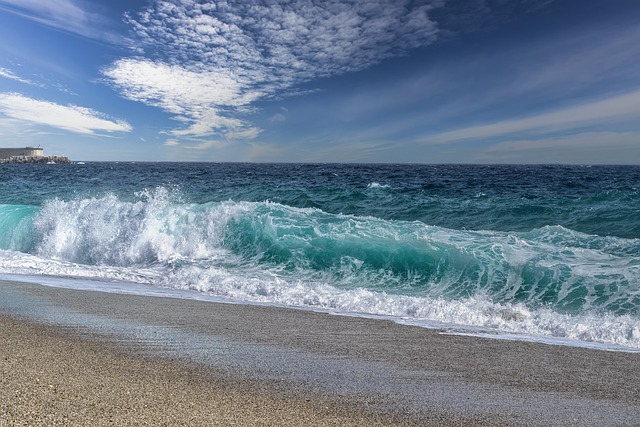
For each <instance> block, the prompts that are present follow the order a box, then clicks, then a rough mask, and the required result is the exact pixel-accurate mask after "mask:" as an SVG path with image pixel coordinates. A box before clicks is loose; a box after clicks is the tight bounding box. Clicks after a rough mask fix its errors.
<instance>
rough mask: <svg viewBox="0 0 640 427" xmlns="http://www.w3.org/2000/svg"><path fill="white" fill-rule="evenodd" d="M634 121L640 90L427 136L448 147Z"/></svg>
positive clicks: (638, 112)
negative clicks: (500, 138) (462, 143)
mask: <svg viewBox="0 0 640 427" xmlns="http://www.w3.org/2000/svg"><path fill="white" fill-rule="evenodd" d="M628 120H632V121H634V122H635V123H640V90H637V91H635V92H631V93H628V94H625V95H619V96H614V97H610V98H606V99H603V100H598V101H592V102H587V103H583V104H580V105H575V106H572V107H567V108H564V109H561V110H556V111H552V112H547V113H543V114H537V115H532V116H529V117H524V118H520V119H507V120H503V121H499V122H496V123H491V124H487V125H480V126H471V127H465V128H461V129H456V130H452V131H449V132H442V133H439V134H435V135H430V136H426V137H424V138H423V140H422V142H424V143H427V144H447V143H454V142H459V141H464V140H471V139H487V138H499V137H505V136H513V135H517V134H522V133H527V134H552V133H554V132H558V131H566V130H576V129H580V128H585V127H592V126H598V125H607V124H609V123H611V122H614V123H619V122H620V121H628Z"/></svg>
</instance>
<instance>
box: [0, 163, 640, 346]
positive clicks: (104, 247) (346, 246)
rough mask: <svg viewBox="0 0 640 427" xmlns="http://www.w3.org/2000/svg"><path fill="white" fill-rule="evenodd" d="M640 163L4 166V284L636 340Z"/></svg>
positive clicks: (0, 209) (0, 264)
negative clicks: (44, 279)
mask: <svg viewBox="0 0 640 427" xmlns="http://www.w3.org/2000/svg"><path fill="white" fill-rule="evenodd" d="M639 212H640V167H604V166H603V167H595V166H594V167H579V166H417V165H416V166H413V165H412V166H408V165H391V166H389V165H280V164H276V165H262V164H172V163H87V164H85V165H68V166H67V165H28V166H25V165H0V274H2V273H4V274H23V275H30V276H45V275H46V276H58V277H81V278H87V279H92V280H105V281H111V280H118V281H121V282H124V283H132V284H134V283H144V284H148V285H152V286H157V287H163V288H176V289H188V290H192V291H194V292H200V293H205V294H208V295H214V296H218V297H225V298H231V299H234V300H240V301H247V302H261V303H269V304H278V305H287V306H295V307H304V308H311V309H322V310H329V311H332V312H336V313H356V314H362V315H383V316H390V317H392V318H395V319H397V320H398V321H403V322H407V323H412V324H422V323H424V324H427V323H429V324H434V323H436V324H440V325H453V326H451V327H454V328H459V327H468V328H474V329H477V328H480V329H481V330H483V331H490V332H491V333H494V332H495V333H509V334H526V335H532V336H541V337H555V338H568V339H572V340H578V341H582V342H598V343H604V344H611V345H620V346H623V347H626V348H640V239H639V238H640V214H639Z"/></svg>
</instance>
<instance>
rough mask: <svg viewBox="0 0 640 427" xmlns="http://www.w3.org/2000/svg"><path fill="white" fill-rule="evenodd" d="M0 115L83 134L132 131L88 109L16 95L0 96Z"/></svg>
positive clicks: (121, 122) (124, 124) (122, 123)
mask: <svg viewBox="0 0 640 427" xmlns="http://www.w3.org/2000/svg"><path fill="white" fill-rule="evenodd" d="M0 113H2V114H4V115H5V116H7V117H9V118H11V119H14V120H17V121H20V122H27V123H31V124H36V125H45V126H51V127H54V128H58V129H63V130H65V131H69V132H74V133H79V134H85V135H96V134H97V133H98V132H109V133H110V132H130V131H131V130H132V127H131V125H129V124H128V123H127V122H124V121H119V120H112V119H109V118H107V117H106V116H105V115H103V114H101V113H99V112H97V111H94V110H91V109H88V108H84V107H79V106H77V105H60V104H56V103H53V102H49V101H41V100H37V99H32V98H28V97H26V96H23V95H20V94H18V93H0Z"/></svg>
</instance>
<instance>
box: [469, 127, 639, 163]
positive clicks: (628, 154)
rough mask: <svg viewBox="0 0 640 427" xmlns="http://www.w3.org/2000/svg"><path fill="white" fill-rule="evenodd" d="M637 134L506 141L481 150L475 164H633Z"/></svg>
mask: <svg viewBox="0 0 640 427" xmlns="http://www.w3.org/2000/svg"><path fill="white" fill-rule="evenodd" d="M638 159H640V134H638V133H633V132H585V133H578V134H574V135H568V136H564V137H557V138H549V139H542V140H535V139H522V140H509V141H505V142H501V143H498V144H494V145H492V146H490V147H489V148H487V149H484V150H482V151H481V152H480V153H478V154H477V155H476V157H475V158H474V159H473V161H474V162H479V163H564V164H587V163H588V164H597V163H602V164H637V163H638Z"/></svg>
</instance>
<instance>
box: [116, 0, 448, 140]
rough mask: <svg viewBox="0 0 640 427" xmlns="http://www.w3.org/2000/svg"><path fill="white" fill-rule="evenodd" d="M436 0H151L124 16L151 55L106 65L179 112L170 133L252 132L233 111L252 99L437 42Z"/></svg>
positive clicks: (120, 84)
mask: <svg viewBox="0 0 640 427" xmlns="http://www.w3.org/2000/svg"><path fill="white" fill-rule="evenodd" d="M441 3H442V2H441V1H440V0H432V1H427V2H422V3H421V4H419V5H415V3H414V2H413V1H410V0H378V1H367V2H364V1H356V0H350V1H343V0H300V1H295V2H290V1H273V0H263V1H256V2H246V3H245V2H240V3H234V4H233V5H230V4H227V2H225V1H218V2H207V3H204V4H203V3H202V2H200V1H196V0H171V1H170V0H155V1H153V2H152V4H151V6H149V7H148V8H147V9H146V10H144V11H143V12H142V13H140V14H139V15H138V16H136V17H131V18H129V23H130V24H131V25H132V26H133V29H134V31H135V32H136V33H137V35H138V36H139V37H140V39H141V40H142V41H143V44H144V46H145V51H146V54H147V55H148V56H149V57H153V58H155V59H153V60H152V59H142V58H130V59H121V60H119V61H116V62H115V63H114V64H113V65H112V66H110V67H109V68H107V69H105V70H104V75H105V76H107V77H108V78H109V79H110V80H111V81H112V83H113V85H114V86H115V87H116V88H117V89H118V90H120V91H121V92H122V94H123V95H124V96H125V97H127V98H129V99H132V100H135V101H139V102H143V103H145V104H147V105H152V106H156V107H159V108H162V109H163V110H165V111H167V112H169V113H171V114H174V118H175V119H177V120H179V121H182V122H184V123H185V127H183V128H180V129H177V130H174V131H173V132H171V134H172V135H173V136H176V137H187V138H189V137H208V136H210V135H212V134H218V135H220V136H223V137H225V138H227V139H229V138H240V137H244V138H246V137H254V136H255V135H256V134H257V131H256V130H253V129H255V128H254V127H252V126H251V125H250V124H249V123H247V122H246V121H244V120H240V119H239V118H238V116H239V115H240V114H243V113H246V112H250V111H252V108H251V107H252V105H253V104H254V102H255V101H257V100H264V99H274V98H277V97H279V96H282V95H283V94H285V95H286V94H287V93H288V92H293V91H294V90H295V89H294V86H295V85H297V84H300V83H303V82H308V81H311V80H314V79H317V78H320V77H329V76H334V75H338V74H343V73H347V72H353V71H359V70H363V69H366V68H368V67H371V66H372V65H374V64H376V63H379V62H380V61H382V60H384V59H386V58H390V57H394V56H399V55H402V54H404V53H405V52H406V51H407V50H409V49H412V48H415V47H418V46H425V45H428V44H431V43H433V42H434V41H435V40H436V38H437V33H438V28H437V26H436V24H435V23H434V22H433V21H431V20H430V19H429V13H430V11H431V10H432V9H433V8H435V7H438V6H440V5H441Z"/></svg>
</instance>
